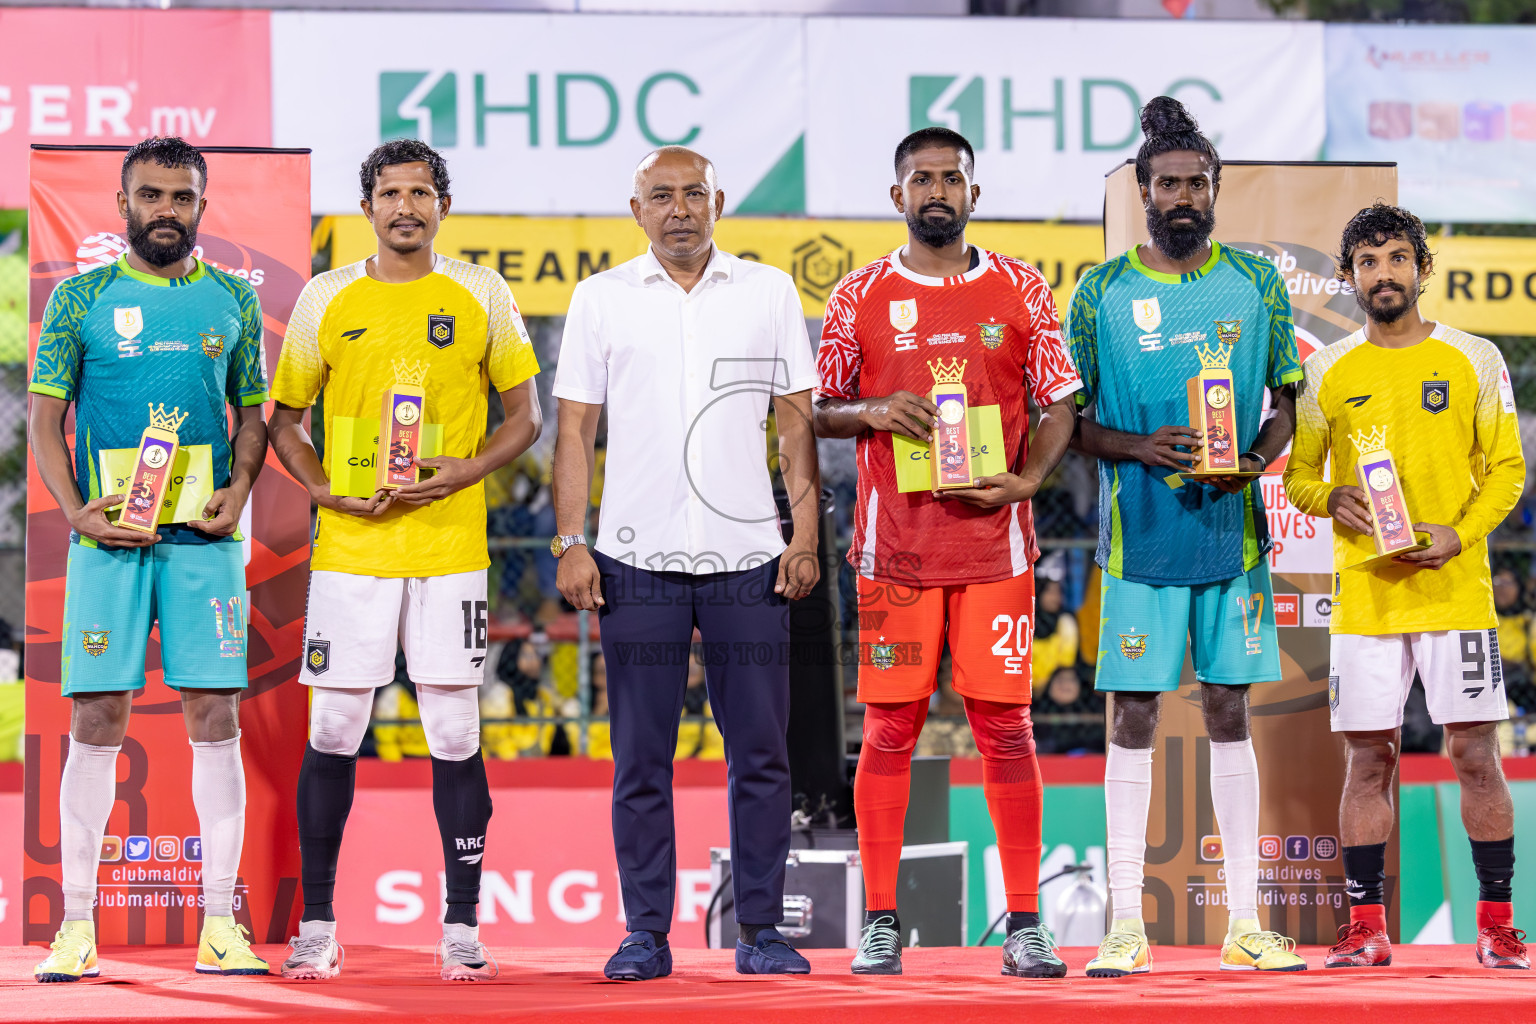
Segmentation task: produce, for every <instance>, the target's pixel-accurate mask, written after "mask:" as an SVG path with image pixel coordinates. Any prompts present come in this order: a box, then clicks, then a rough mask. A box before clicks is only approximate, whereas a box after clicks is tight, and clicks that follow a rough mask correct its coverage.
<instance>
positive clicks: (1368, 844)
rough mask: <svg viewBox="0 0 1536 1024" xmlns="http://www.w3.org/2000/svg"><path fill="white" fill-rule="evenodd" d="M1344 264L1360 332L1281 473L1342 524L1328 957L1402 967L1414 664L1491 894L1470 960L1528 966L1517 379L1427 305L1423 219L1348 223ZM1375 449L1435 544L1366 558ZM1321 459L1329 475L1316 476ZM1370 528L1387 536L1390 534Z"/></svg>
mask: <svg viewBox="0 0 1536 1024" xmlns="http://www.w3.org/2000/svg"><path fill="white" fill-rule="evenodd" d="M1338 264H1339V271H1338V273H1339V277H1340V278H1341V279H1342V280H1343V281H1344V282H1345V283H1346V284H1348V285H1350V286H1352V287H1353V288H1354V294H1355V301H1357V302H1358V303H1359V304H1360V308H1361V309H1363V310H1364V311H1365V314H1366V324H1365V327H1363V328H1362V329H1361V330H1359V331H1356V332H1355V333H1354V334H1352V335H1350V336H1349V337H1348V338H1345V339H1344V340H1343V341H1340V342H1336V343H1335V344H1333V345H1330V346H1328V347H1327V348H1325V349H1323V350H1322V351H1320V352H1318V353H1316V354H1315V355H1313V356H1312V357H1311V358H1310V359H1308V360H1307V362H1306V364H1305V366H1304V367H1303V369H1304V371H1305V379H1304V381H1303V383H1302V392H1301V396H1300V398H1299V399H1298V401H1297V404H1296V412H1297V428H1296V439H1295V447H1294V448H1293V449H1292V451H1291V457H1290V462H1289V463H1288V464H1287V465H1286V468H1285V489H1286V494H1287V495H1288V496H1289V497H1290V499H1291V501H1292V503H1294V504H1295V505H1296V506H1297V507H1298V508H1300V509H1301V510H1302V511H1303V512H1306V513H1309V514H1311V515H1315V516H1331V517H1333V522H1334V527H1333V566H1334V602H1333V619H1332V623H1331V626H1330V631H1331V632H1332V634H1333V636H1332V644H1331V646H1332V654H1331V659H1330V661H1331V664H1330V667H1329V676H1328V703H1329V706H1330V708H1331V709H1332V720H1333V730H1334V732H1342V733H1344V735H1345V740H1346V743H1347V768H1346V775H1345V781H1344V798H1343V801H1342V803H1341V806H1340V808H1339V818H1340V829H1341V832H1342V837H1343V841H1344V842H1343V845H1344V875H1345V879H1346V881H1347V883H1348V889H1347V892H1348V895H1349V902H1350V908H1349V924H1348V925H1346V926H1344V927H1342V928H1340V929H1339V932H1340V935H1339V942H1338V944H1337V945H1335V946H1334V947H1333V948H1332V949H1331V950H1329V952H1328V960H1327V966H1329V967H1374V966H1381V965H1385V964H1390V963H1391V962H1392V946H1391V943H1390V942H1389V941H1388V939H1387V931H1386V927H1387V925H1386V910H1385V906H1384V900H1383V882H1384V880H1385V877H1386V849H1387V846H1386V844H1387V838H1388V836H1389V835H1390V834H1391V831H1392V817H1393V808H1392V778H1393V774H1394V773H1395V771H1396V768H1397V758H1398V753H1399V750H1400V734H1401V727H1402V724H1403V702H1404V700H1405V699H1406V698H1407V696H1408V690H1409V687H1410V686H1412V684H1413V676H1414V673H1415V672H1417V673H1418V675H1419V677H1420V678H1421V679H1422V680H1423V683H1424V693H1425V697H1426V698H1427V700H1428V704H1429V714H1430V717H1431V718H1432V719H1433V720H1434V721H1435V723H1436V724H1437V725H1443V726H1445V730H1446V742H1447V745H1448V748H1449V752H1450V757H1451V763H1452V764H1453V765H1454V766H1455V769H1456V777H1457V779H1458V780H1460V782H1461V816H1462V822H1463V823H1464V824H1465V825H1466V828H1467V835H1468V838H1469V839H1470V840H1471V842H1472V863H1473V866H1474V867H1475V868H1476V870H1477V881H1478V885H1479V888H1480V893H1479V899H1478V904H1477V928H1478V935H1477V959H1478V962H1479V963H1481V964H1483V965H1484V966H1486V967H1504V968H1516V969H1526V970H1528V969H1529V968H1530V961H1529V959H1528V958H1527V956H1526V951H1525V944H1524V943H1523V942H1522V941H1521V940H1520V937H1521V934H1522V933H1517V932H1516V931H1515V930H1514V927H1513V911H1512V905H1511V902H1510V882H1511V879H1512V877H1513V875H1514V866H1515V847H1514V842H1515V841H1514V827H1515V821H1514V807H1513V805H1512V803H1511V801H1510V795H1509V784H1508V783H1506V782H1505V781H1504V772H1503V769H1502V768H1501V766H1500V763H1499V741H1498V736H1497V732H1496V728H1497V723H1498V722H1499V721H1501V720H1503V719H1505V718H1508V717H1509V710H1508V705H1507V703H1506V696H1505V692H1504V686H1503V666H1502V662H1501V661H1500V659H1499V643H1498V633H1497V631H1496V628H1495V625H1496V619H1495V615H1494V606H1493V586H1492V583H1491V581H1490V579H1489V574H1488V545H1487V542H1486V538H1487V536H1488V534H1489V532H1490V531H1492V530H1493V528H1494V527H1496V526H1497V525H1498V524H1499V522H1500V521H1501V520H1502V519H1503V518H1504V517H1505V516H1506V515H1507V514H1508V513H1509V511H1510V509H1512V508H1514V507H1515V502H1516V501H1517V500H1518V499H1519V497H1520V491H1521V488H1522V487H1523V485H1524V483H1525V458H1524V456H1523V455H1522V454H1521V451H1520V430H1519V426H1518V424H1517V422H1516V419H1515V396H1514V390H1513V389H1512V388H1511V387H1510V382H1509V371H1508V370H1506V369H1505V367H1504V357H1503V356H1502V355H1500V354H1499V350H1498V349H1497V348H1496V347H1495V346H1494V345H1493V343H1492V342H1490V341H1488V340H1487V339H1485V338H1478V337H1474V336H1472V335H1470V334H1464V333H1462V332H1461V331H1458V330H1456V329H1455V328H1453V327H1448V326H1446V325H1445V324H1443V323H1435V322H1433V321H1430V320H1425V319H1424V317H1423V315H1422V314H1421V313H1420V311H1419V306H1418V300H1419V295H1420V294H1421V293H1422V291H1423V287H1424V286H1423V281H1424V279H1425V278H1426V277H1427V276H1428V275H1429V273H1430V269H1431V254H1430V251H1429V246H1428V244H1427V243H1426V240H1425V235H1424V225H1423V224H1422V223H1421V222H1420V221H1419V218H1417V217H1415V216H1414V215H1413V214H1411V213H1409V212H1408V211H1407V210H1404V209H1401V208H1399V207H1395V206H1387V205H1385V204H1382V203H1377V204H1376V205H1375V206H1371V207H1368V208H1366V209H1364V210H1361V211H1360V212H1359V213H1358V214H1356V215H1355V218H1354V219H1353V220H1351V221H1350V222H1349V225H1348V226H1347V227H1346V228H1345V229H1344V239H1343V242H1342V244H1341V245H1340V253H1339V257H1338ZM1382 447H1384V448H1385V450H1386V451H1388V452H1390V454H1391V456H1392V461H1393V462H1394V463H1395V465H1396V474H1395V476H1396V479H1395V480H1394V479H1393V476H1394V474H1393V473H1392V472H1391V471H1390V470H1388V469H1386V468H1384V467H1378V468H1376V469H1374V470H1372V471H1371V472H1370V474H1369V478H1368V480H1367V481H1366V486H1367V487H1369V488H1371V490H1372V492H1373V493H1386V492H1389V491H1390V489H1391V488H1392V486H1393V485H1394V483H1396V484H1400V485H1401V493H1402V499H1403V501H1402V503H1403V505H1405V506H1406V510H1407V511H1408V513H1409V514H1410V515H1411V516H1412V520H1413V521H1412V526H1411V528H1412V530H1413V531H1414V532H1415V534H1417V535H1419V537H1420V541H1421V543H1427V545H1428V546H1427V547H1424V548H1423V549H1422V550H1413V551H1410V552H1408V553H1406V554H1402V555H1400V556H1398V557H1397V558H1394V559H1388V560H1386V561H1385V562H1384V563H1381V562H1377V563H1373V564H1372V565H1371V566H1368V567H1358V566H1359V564H1360V563H1362V562H1365V561H1367V560H1369V559H1372V558H1373V557H1375V555H1376V546H1375V542H1374V540H1373V539H1372V519H1373V516H1372V513H1371V511H1370V505H1369V503H1368V500H1367V495H1366V492H1365V491H1364V490H1362V489H1361V487H1359V486H1356V484H1357V483H1359V481H1356V480H1355V475H1356V472H1355V469H1354V467H1355V465H1356V463H1357V462H1358V461H1359V460H1360V458H1361V456H1362V455H1364V454H1367V453H1370V452H1373V451H1376V450H1378V449H1380V448H1382ZM1330 462H1331V464H1332V469H1331V473H1330V476H1331V478H1332V479H1324V477H1323V471H1324V467H1325V465H1327V464H1329V463H1330ZM1374 519H1375V523H1376V525H1377V526H1379V527H1381V528H1382V529H1384V530H1385V529H1387V528H1388V527H1389V526H1390V525H1392V523H1390V522H1389V519H1388V517H1387V516H1384V515H1377V516H1375V517H1374ZM1392 522H1396V521H1395V520H1393V521H1392ZM1397 525H1399V526H1400V525H1402V524H1401V523H1397Z"/></svg>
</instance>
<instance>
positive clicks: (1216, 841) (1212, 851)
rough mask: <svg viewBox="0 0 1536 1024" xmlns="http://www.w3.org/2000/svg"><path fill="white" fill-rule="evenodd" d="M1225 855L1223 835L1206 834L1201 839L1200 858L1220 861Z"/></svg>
mask: <svg viewBox="0 0 1536 1024" xmlns="http://www.w3.org/2000/svg"><path fill="white" fill-rule="evenodd" d="M1223 857H1224V853H1223V851H1222V847H1221V836H1205V837H1203V838H1202V839H1201V840H1200V859H1201V860H1209V861H1219V860H1222V859H1223Z"/></svg>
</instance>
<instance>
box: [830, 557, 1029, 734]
mask: <svg viewBox="0 0 1536 1024" xmlns="http://www.w3.org/2000/svg"><path fill="white" fill-rule="evenodd" d="M858 581H859V700H860V701H862V702H863V703H865V704H896V703H903V702H906V701H913V700H923V699H924V698H927V697H929V696H932V694H933V691H934V690H936V689H938V668H939V658H940V656H941V655H942V654H943V653H944V642H945V640H948V641H949V655H950V661H951V663H952V664H953V666H954V685H955V692H956V693H958V694H960V695H961V696H962V697H975V698H976V699H978V700H990V701H997V702H999V703H1004V704H1028V703H1029V698H1030V671H1029V655H1030V650H1031V644H1032V642H1033V640H1034V635H1035V577H1034V574H1033V573H1031V572H1022V573H1020V574H1019V575H1017V576H1014V577H1012V578H1011V579H1006V580H997V581H996V582H993V583H969V584H965V585H961V586H950V587H912V586H907V585H904V584H899V583H880V582H877V581H875V580H871V579H866V578H865V577H863V576H860V577H858Z"/></svg>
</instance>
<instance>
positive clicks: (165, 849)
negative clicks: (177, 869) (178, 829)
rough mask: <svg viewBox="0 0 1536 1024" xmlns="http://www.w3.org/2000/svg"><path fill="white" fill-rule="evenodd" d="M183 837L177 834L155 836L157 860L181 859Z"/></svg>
mask: <svg viewBox="0 0 1536 1024" xmlns="http://www.w3.org/2000/svg"><path fill="white" fill-rule="evenodd" d="M180 859H181V839H180V838H179V837H177V836H156V837H155V860H180Z"/></svg>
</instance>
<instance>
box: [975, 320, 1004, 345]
mask: <svg viewBox="0 0 1536 1024" xmlns="http://www.w3.org/2000/svg"><path fill="white" fill-rule="evenodd" d="M1007 326H1008V325H1007V324H977V325H976V329H977V330H979V331H980V332H981V343H982V344H983V345H985V346H987V348H997V347H998V346H999V345H1001V344H1002V343H1003V328H1004V327H1007Z"/></svg>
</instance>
